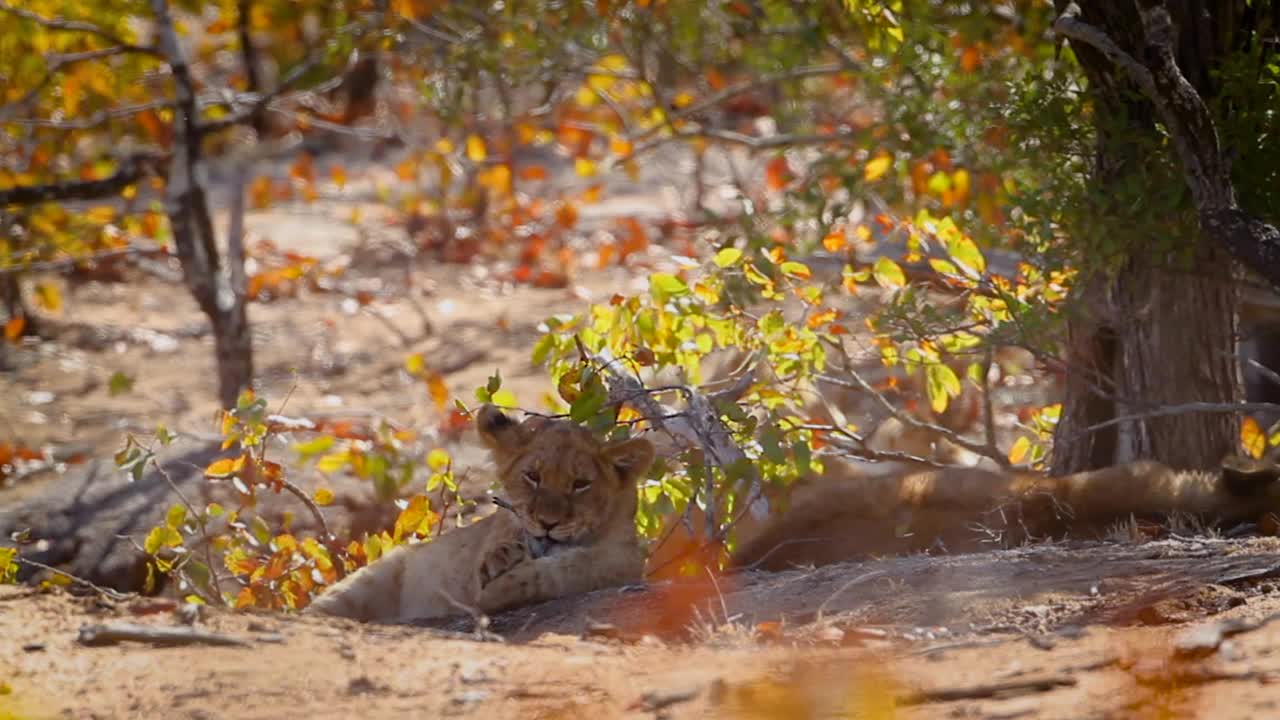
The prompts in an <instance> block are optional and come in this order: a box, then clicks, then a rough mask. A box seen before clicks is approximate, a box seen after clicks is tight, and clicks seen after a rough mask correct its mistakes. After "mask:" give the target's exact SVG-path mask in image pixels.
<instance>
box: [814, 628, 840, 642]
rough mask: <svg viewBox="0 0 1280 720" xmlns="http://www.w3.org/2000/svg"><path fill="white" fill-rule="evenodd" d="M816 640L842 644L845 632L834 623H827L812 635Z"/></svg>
mask: <svg viewBox="0 0 1280 720" xmlns="http://www.w3.org/2000/svg"><path fill="white" fill-rule="evenodd" d="M814 637H815V639H817V641H818V642H821V643H828V644H830V645H842V644H844V638H845V633H844V631H843V630H841V629H840V628H838V627H835V626H834V625H828V626H826V627H824V628H822V629H821V630H819V631H818V632H817V634H816V635H815V636H814Z"/></svg>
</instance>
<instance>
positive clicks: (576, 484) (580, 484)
mask: <svg viewBox="0 0 1280 720" xmlns="http://www.w3.org/2000/svg"><path fill="white" fill-rule="evenodd" d="M590 488H591V481H590V480H585V479H583V478H578V479H577V480H574V481H573V491H574V492H575V493H583V492H586V491H587V490H588V489H590Z"/></svg>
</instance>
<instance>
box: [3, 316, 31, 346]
mask: <svg viewBox="0 0 1280 720" xmlns="http://www.w3.org/2000/svg"><path fill="white" fill-rule="evenodd" d="M26 326H27V318H26V317H24V316H22V315H14V316H13V317H11V318H9V322H7V323H5V324H4V339H5V340H8V341H9V342H17V341H18V338H20V337H22V329H23V328H24V327H26Z"/></svg>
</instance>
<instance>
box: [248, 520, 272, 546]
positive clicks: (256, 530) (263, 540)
mask: <svg viewBox="0 0 1280 720" xmlns="http://www.w3.org/2000/svg"><path fill="white" fill-rule="evenodd" d="M250 526H251V528H252V529H251V532H252V533H253V539H255V540H257V541H258V544H259V545H261V546H262V547H266V546H267V544H268V543H270V542H271V527H270V526H269V525H267V521H266V520H263V519H262V516H261V515H255V516H254V518H253V522H251V523H250Z"/></svg>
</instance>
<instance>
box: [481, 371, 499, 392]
mask: <svg viewBox="0 0 1280 720" xmlns="http://www.w3.org/2000/svg"><path fill="white" fill-rule="evenodd" d="M484 389H485V390H487V391H488V392H489V396H490V397H492V396H493V394H494V393H496V392H498V390H500V389H502V373H501V372H500V371H498V370H494V371H493V375H491V376H489V382H488V383H486V384H485V386H484Z"/></svg>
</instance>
